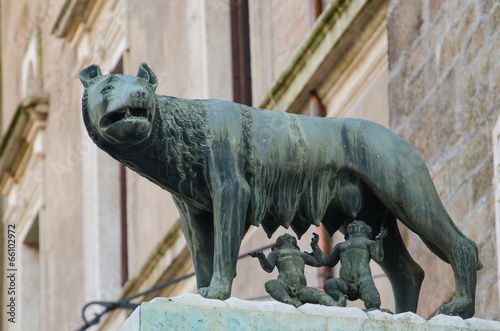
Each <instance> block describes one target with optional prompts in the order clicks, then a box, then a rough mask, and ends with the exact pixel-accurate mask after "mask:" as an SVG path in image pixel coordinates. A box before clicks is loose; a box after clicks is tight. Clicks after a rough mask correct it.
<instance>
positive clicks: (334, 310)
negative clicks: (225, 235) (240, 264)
mask: <svg viewBox="0 0 500 331" xmlns="http://www.w3.org/2000/svg"><path fill="white" fill-rule="evenodd" d="M146 330H147V331H153V330H252V331H254V330H259V331H264V330H429V331H431V330H500V322H496V321H488V320H482V319H479V318H470V319H467V320H463V319H462V318H460V317H456V316H455V317H452V316H445V315H438V316H436V317H434V318H433V319H431V320H428V321H427V320H425V319H424V318H422V317H420V316H418V315H415V314H413V313H403V314H397V315H391V314H387V313H382V312H380V311H371V312H368V313H365V312H364V311H362V310H361V309H359V308H340V307H325V306H320V305H311V304H306V305H304V306H302V307H300V308H298V309H297V308H295V307H293V306H291V305H286V304H283V303H280V302H275V301H245V300H240V299H236V298H230V299H228V300H226V301H219V300H208V299H204V298H203V297H201V296H200V295H197V294H185V295H183V296H179V297H175V298H156V299H154V300H152V301H151V302H144V303H143V304H141V306H140V307H138V308H137V309H136V310H135V311H134V312H133V313H132V315H131V316H130V317H129V318H128V319H127V320H126V321H125V323H123V325H122V326H121V328H120V331H146Z"/></svg>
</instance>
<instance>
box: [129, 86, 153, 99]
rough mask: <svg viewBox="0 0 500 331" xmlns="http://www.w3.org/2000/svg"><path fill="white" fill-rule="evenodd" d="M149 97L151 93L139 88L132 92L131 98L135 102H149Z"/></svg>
mask: <svg viewBox="0 0 500 331" xmlns="http://www.w3.org/2000/svg"><path fill="white" fill-rule="evenodd" d="M149 96H150V93H149V91H148V90H147V89H146V88H144V87H137V88H135V89H133V90H132V91H130V98H132V99H134V100H148V99H149Z"/></svg>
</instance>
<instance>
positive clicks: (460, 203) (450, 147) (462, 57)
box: [387, 0, 500, 319]
mask: <svg viewBox="0 0 500 331" xmlns="http://www.w3.org/2000/svg"><path fill="white" fill-rule="evenodd" d="M387 18H388V31H389V70H390V82H389V104H390V124H391V129H392V130H394V131H396V132H397V133H398V134H400V135H401V136H402V137H403V138H405V139H407V140H408V141H409V142H410V143H411V144H412V145H413V146H414V147H415V148H416V149H417V151H418V152H419V153H420V155H421V156H422V157H423V158H424V160H425V162H426V163H427V165H428V167H429V170H430V173H431V175H432V177H433V179H434V182H435V184H436V188H437V190H438V192H439V194H440V196H441V199H442V200H443V202H444V204H445V206H446V209H447V210H448V212H449V213H450V215H451V217H452V218H453V219H454V221H455V223H456V224H457V225H458V227H459V228H460V229H461V230H462V231H463V232H464V233H465V234H466V235H467V236H469V237H470V238H471V239H473V240H474V241H475V242H476V243H477V244H478V245H479V255H480V258H481V260H482V262H483V264H484V266H485V268H484V270H482V271H479V272H478V283H477V295H476V297H477V301H476V311H477V312H478V314H477V315H476V316H477V317H481V318H491V319H498V318H500V309H499V308H498V307H499V302H498V295H499V294H498V288H497V280H496V275H497V270H496V257H495V255H496V238H495V215H494V189H493V186H492V179H493V147H492V139H491V133H492V128H493V126H494V125H495V123H496V121H497V117H498V115H499V110H498V109H499V104H500V92H499V90H498V88H499V84H500V3H498V2H497V1H490V0H448V1H446V0H412V1H406V0H392V1H390V2H389V11H388V16H387ZM407 242H408V245H409V249H410V253H411V254H412V256H413V257H414V258H415V260H416V261H417V262H418V263H419V264H420V265H421V266H422V267H423V268H424V270H425V271H426V279H425V280H424V284H423V288H422V291H421V299H420V304H419V310H418V313H419V314H421V315H422V316H424V317H429V316H431V315H433V314H435V313H436V311H437V310H438V309H439V306H440V305H441V304H442V303H444V302H446V301H449V300H450V299H451V298H453V296H454V279H453V274H452V271H451V268H450V267H449V266H448V265H447V264H445V263H443V262H442V261H440V260H439V259H438V258H436V257H435V256H434V255H432V254H431V253H430V251H429V250H428V249H427V248H425V247H424V245H423V244H422V242H421V241H420V239H418V237H417V236H415V235H414V234H412V233H409V232H408V233H407Z"/></svg>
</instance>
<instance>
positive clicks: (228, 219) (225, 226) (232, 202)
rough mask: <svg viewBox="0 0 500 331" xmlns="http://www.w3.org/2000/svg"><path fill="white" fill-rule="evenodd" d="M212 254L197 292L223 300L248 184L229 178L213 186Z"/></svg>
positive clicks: (232, 272)
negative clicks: (209, 275) (205, 283)
mask: <svg viewBox="0 0 500 331" xmlns="http://www.w3.org/2000/svg"><path fill="white" fill-rule="evenodd" d="M214 189H215V192H214V201H213V207H214V211H213V214H214V220H213V221H214V236H213V239H214V257H213V274H212V279H211V281H210V286H208V287H205V288H200V289H199V290H198V292H199V293H200V294H201V295H202V296H204V297H205V298H209V299H220V300H225V299H227V298H229V296H230V295H231V286H232V283H233V278H234V277H235V276H236V262H237V260H238V253H239V251H240V244H241V240H242V239H243V236H244V235H245V217H246V213H247V208H248V199H249V191H250V190H249V187H248V184H246V183H240V182H239V181H236V180H232V181H230V183H225V184H223V185H221V186H220V187H217V188H214Z"/></svg>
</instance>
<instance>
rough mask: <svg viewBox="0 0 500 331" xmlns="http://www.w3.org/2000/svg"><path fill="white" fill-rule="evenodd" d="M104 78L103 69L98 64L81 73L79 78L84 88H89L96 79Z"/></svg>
mask: <svg viewBox="0 0 500 331" xmlns="http://www.w3.org/2000/svg"><path fill="white" fill-rule="evenodd" d="M99 76H102V73H101V68H99V66H98V65H97V64H91V65H89V66H88V67H87V68H85V69H83V70H82V71H80V73H79V74H78V78H80V81H81V82H82V84H83V87H85V88H87V87H89V86H90V85H92V81H93V79H94V78H96V77H99Z"/></svg>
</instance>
